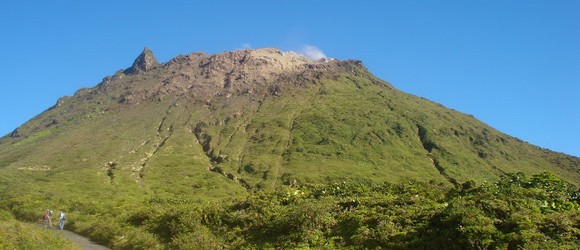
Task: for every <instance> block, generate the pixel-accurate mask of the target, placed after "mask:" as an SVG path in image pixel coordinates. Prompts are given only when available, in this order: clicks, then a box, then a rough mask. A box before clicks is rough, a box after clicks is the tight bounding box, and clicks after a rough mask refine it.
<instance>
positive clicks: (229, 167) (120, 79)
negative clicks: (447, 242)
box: [0, 48, 580, 199]
mask: <svg viewBox="0 0 580 250" xmlns="http://www.w3.org/2000/svg"><path fill="white" fill-rule="evenodd" d="M546 170H548V171H551V172H553V173H554V174H556V175H558V176H560V177H561V178H563V179H566V180H567V181H569V182H571V183H575V184H579V180H580V159H579V158H577V157H573V156H569V155H565V154H560V153H555V152H552V151H549V150H546V149H541V148H539V147H537V146H534V145H530V144H528V143H526V142H523V141H521V140H519V139H517V138H514V137H511V136H509V135H506V134H503V133H501V132H499V131H497V130H495V129H493V128H491V127H489V126H488V125H486V124H484V123H482V122H480V121H478V120H477V119H475V118H474V117H473V116H470V115H466V114H462V113H460V112H457V111H454V110H451V109H448V108H445V107H443V106H442V105H440V104H437V103H434V102H431V101H429V100H426V99H424V98H420V97H417V96H413V95H410V94H407V93H403V92H401V91H399V90H397V89H395V88H394V87H393V86H392V85H391V84H389V83H387V82H385V81H383V80H381V79H378V78H377V77H375V76H374V75H372V73H370V72H369V71H368V70H367V69H366V68H365V67H364V65H363V64H362V63H361V62H360V61H356V60H334V59H325V60H322V61H313V60H309V59H307V58H305V57H304V56H301V55H299V54H296V53H292V52H282V51H280V50H278V49H271V48H267V49H257V50H237V51H229V52H224V53H218V54H212V55H208V54H205V53H203V52H197V53H191V54H188V55H180V56H177V57H175V58H173V59H171V60H170V61H168V62H166V63H163V64H159V63H157V60H156V59H155V57H154V56H153V53H152V52H151V51H150V50H149V49H147V48H145V49H144V51H143V53H141V55H139V57H137V59H136V60H135V62H134V63H133V65H132V66H131V67H130V68H128V69H126V70H124V71H119V72H117V73H116V74H114V75H113V76H109V77H105V78H104V80H103V81H102V82H101V83H99V84H97V85H96V86H95V87H92V88H86V89H81V90H79V91H77V92H76V93H75V95H74V96H72V97H63V98H61V99H59V101H58V104H57V105H55V106H54V107H53V108H51V109H49V110H47V111H45V112H43V113H42V114H40V115H38V116H37V117H35V118H34V119H32V120H30V121H28V122H26V123H25V124H23V125H22V126H20V127H19V128H17V129H16V130H15V131H14V132H13V133H11V134H9V135H7V136H5V137H3V138H1V139H0V176H1V177H0V178H1V181H0V183H2V184H0V185H3V187H9V186H10V185H13V184H14V185H16V184H15V183H19V184H18V185H19V187H21V191H19V192H31V191H32V190H35V191H37V192H61V191H62V186H61V183H60V181H61V180H62V179H66V180H67V183H68V184H67V185H68V186H71V187H75V188H77V189H82V190H94V191H93V192H91V193H90V194H89V193H87V195H104V196H103V197H105V196H106V194H113V193H118V192H127V193H131V194H135V197H137V198H138V197H144V196H148V195H151V194H152V193H154V194H155V195H157V196H164V195H166V196H174V195H176V194H179V195H183V196H187V197H196V198H198V199H219V198H225V197H232V196H240V195H245V194H247V193H248V192H249V191H252V190H258V189H270V188H275V187H278V186H280V185H294V184H296V183H328V182H337V181H356V182H365V183H382V182H385V181H389V182H402V181H406V180H435V181H441V182H446V183H448V185H460V184H461V183H464V182H466V181H469V180H476V181H487V180H490V181H493V180H497V179H499V177H500V176H502V175H505V174H506V173H514V172H524V173H528V174H536V173H539V172H541V171H546ZM78 176H82V178H76V177H78ZM22 180H27V182H23V181H22ZM35 181H42V182H43V183H45V184H46V185H44V186H43V187H42V190H37V188H38V186H34V185H28V184H26V183H31V182H35Z"/></svg>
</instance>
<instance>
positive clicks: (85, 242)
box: [38, 225, 110, 250]
mask: <svg viewBox="0 0 580 250" xmlns="http://www.w3.org/2000/svg"><path fill="white" fill-rule="evenodd" d="M38 226H39V227H44V226H43V225H38ZM46 230H51V231H54V233H55V234H61V235H62V236H63V237H65V238H66V239H68V240H70V241H72V242H74V243H76V244H77V245H78V246H79V248H80V249H83V250H110V248H108V247H105V246H101V245H98V244H97V243H94V242H92V241H91V240H90V239H88V238H87V237H84V236H80V235H78V234H75V233H73V232H71V231H67V230H59V229H58V228H57V227H52V228H47V229H46Z"/></svg>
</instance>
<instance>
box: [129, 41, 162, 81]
mask: <svg viewBox="0 0 580 250" xmlns="http://www.w3.org/2000/svg"><path fill="white" fill-rule="evenodd" d="M157 66H159V63H158V62H157V59H155V56H154V55H153V52H152V51H151V50H150V49H149V48H147V47H145V48H144V49H143V52H141V54H140V55H139V56H138V57H137V59H135V61H134V62H133V65H131V67H130V68H128V69H126V70H125V71H124V73H125V74H127V75H134V74H139V73H142V72H146V71H149V70H151V69H153V68H155V67H157Z"/></svg>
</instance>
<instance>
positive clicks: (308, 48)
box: [298, 45, 326, 61]
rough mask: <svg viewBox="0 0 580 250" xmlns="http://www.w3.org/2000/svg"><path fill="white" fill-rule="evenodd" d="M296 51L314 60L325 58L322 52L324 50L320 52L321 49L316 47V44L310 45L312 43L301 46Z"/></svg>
mask: <svg viewBox="0 0 580 250" xmlns="http://www.w3.org/2000/svg"><path fill="white" fill-rule="evenodd" d="M298 53H300V54H302V55H303V56H305V57H306V58H308V59H310V60H314V61H320V60H322V59H324V58H326V55H325V54H324V52H322V50H321V49H319V48H317V47H316V46H312V45H304V46H302V49H300V51H298Z"/></svg>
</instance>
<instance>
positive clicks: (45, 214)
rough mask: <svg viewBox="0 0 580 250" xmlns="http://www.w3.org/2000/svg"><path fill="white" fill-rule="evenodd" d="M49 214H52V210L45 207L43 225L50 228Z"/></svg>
mask: <svg viewBox="0 0 580 250" xmlns="http://www.w3.org/2000/svg"><path fill="white" fill-rule="evenodd" d="M50 216H52V211H50V209H48V208H47V209H46V212H44V221H43V224H44V227H48V228H52V219H51V218H50Z"/></svg>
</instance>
